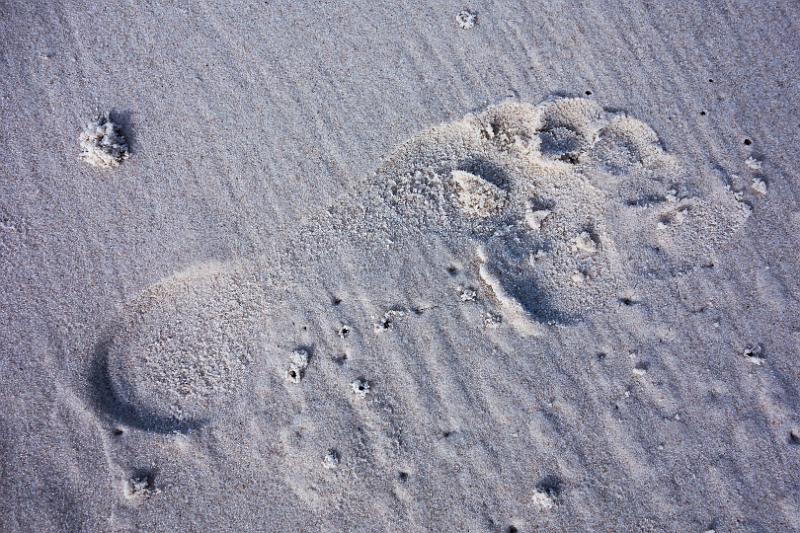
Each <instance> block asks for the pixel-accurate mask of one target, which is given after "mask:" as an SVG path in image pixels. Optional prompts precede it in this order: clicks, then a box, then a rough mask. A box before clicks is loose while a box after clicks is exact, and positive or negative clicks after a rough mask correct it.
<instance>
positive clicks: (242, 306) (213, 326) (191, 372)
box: [101, 265, 265, 430]
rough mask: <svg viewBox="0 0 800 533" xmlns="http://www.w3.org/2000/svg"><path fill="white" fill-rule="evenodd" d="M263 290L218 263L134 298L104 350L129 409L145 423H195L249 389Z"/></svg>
mask: <svg viewBox="0 0 800 533" xmlns="http://www.w3.org/2000/svg"><path fill="white" fill-rule="evenodd" d="M259 294H261V291H259V290H258V288H257V287H255V286H251V284H250V283H249V282H246V281H244V280H243V279H241V278H237V277H236V276H235V275H234V274H231V273H228V272H225V271H224V270H221V269H218V268H216V267H215V266H210V265H204V266H202V267H195V268H192V269H190V270H187V271H183V272H181V273H179V274H176V275H174V276H172V277H170V278H167V279H164V280H162V281H160V282H158V283H156V284H154V285H151V286H150V287H148V288H147V289H145V290H144V291H142V292H141V293H140V294H138V295H137V296H136V297H135V298H134V299H133V300H132V301H131V302H129V303H128V305H127V306H126V308H125V309H124V312H123V314H122V318H121V319H120V320H119V322H118V323H117V325H116V327H115V329H114V331H113V334H112V336H111V339H110V341H109V342H108V343H107V345H106V346H105V347H104V350H103V353H102V354H101V355H102V357H104V359H105V360H104V363H105V369H106V374H107V379H108V382H109V383H110V385H111V389H112V391H113V394H114V396H115V399H116V400H117V403H118V404H119V407H120V409H118V411H119V412H120V413H124V414H126V415H127V417H128V418H129V419H130V420H128V421H129V422H132V423H133V424H134V425H138V426H140V427H143V428H144V429H154V430H170V429H176V428H181V427H194V426H197V425H201V424H203V423H205V422H207V421H210V420H212V419H214V418H215V417H216V416H218V415H219V414H220V413H222V412H224V410H225V408H226V407H228V406H229V405H231V404H232V403H233V402H235V400H236V399H237V398H239V397H240V396H241V395H242V394H243V392H244V391H245V390H247V388H248V387H247V381H248V377H249V369H250V366H251V364H252V362H253V360H254V358H255V356H256V354H257V351H258V349H259V346H261V344H262V343H260V342H259V334H258V330H257V327H256V323H257V318H258V317H259V316H260V315H261V311H260V310H262V309H264V308H265V305H264V302H262V301H260V299H259Z"/></svg>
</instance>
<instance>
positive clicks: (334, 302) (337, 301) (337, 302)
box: [331, 298, 342, 305]
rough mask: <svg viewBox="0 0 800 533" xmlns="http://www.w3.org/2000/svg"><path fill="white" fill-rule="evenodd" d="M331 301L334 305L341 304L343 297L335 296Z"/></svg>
mask: <svg viewBox="0 0 800 533" xmlns="http://www.w3.org/2000/svg"><path fill="white" fill-rule="evenodd" d="M331 303H332V304H333V305H339V304H340V303H342V299H341V298H334V299H333V300H331Z"/></svg>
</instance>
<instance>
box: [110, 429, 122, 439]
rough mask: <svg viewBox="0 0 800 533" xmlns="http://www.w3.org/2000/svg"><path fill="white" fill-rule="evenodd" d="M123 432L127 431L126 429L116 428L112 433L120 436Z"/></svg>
mask: <svg viewBox="0 0 800 533" xmlns="http://www.w3.org/2000/svg"><path fill="white" fill-rule="evenodd" d="M123 433H125V430H124V429H122V428H114V429H112V430H111V434H112V435H114V436H115V437H119V436H120V435H122V434H123Z"/></svg>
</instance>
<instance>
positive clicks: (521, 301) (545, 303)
mask: <svg viewBox="0 0 800 533" xmlns="http://www.w3.org/2000/svg"><path fill="white" fill-rule="evenodd" d="M533 249H536V246H531V243H529V242H527V241H526V240H519V239H517V238H513V237H510V238H509V237H507V238H503V239H500V240H498V241H494V242H493V243H491V244H490V245H489V246H487V248H486V252H485V255H486V260H485V264H484V268H485V271H486V273H487V274H488V275H489V276H490V277H491V278H492V282H491V283H490V285H491V286H492V288H493V290H494V291H495V295H496V296H497V297H498V299H500V300H501V303H506V304H510V305H512V306H519V307H521V308H522V310H523V311H524V312H525V313H526V314H527V315H528V316H529V317H530V318H531V319H533V320H535V321H537V322H540V323H543V324H547V323H564V324H566V323H573V322H575V320H576V318H577V317H575V316H574V315H572V314H571V313H569V312H566V311H565V310H564V309H563V308H562V307H561V306H559V302H558V298H557V295H556V294H553V293H552V291H549V290H546V288H545V286H546V280H545V279H544V278H543V277H542V271H541V270H540V269H538V268H537V267H536V266H535V265H533V264H532V263H531V251H532V250H533ZM504 299H510V300H512V301H511V302H502V300H504Z"/></svg>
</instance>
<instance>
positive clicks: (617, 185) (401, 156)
mask: <svg viewBox="0 0 800 533" xmlns="http://www.w3.org/2000/svg"><path fill="white" fill-rule="evenodd" d="M375 180H376V181H375V183H374V186H375V187H376V188H377V189H379V190H380V196H381V198H382V201H383V202H384V203H385V204H388V205H389V206H390V207H391V208H392V209H393V210H395V211H396V212H397V213H399V214H400V215H401V216H402V218H403V219H404V220H405V221H406V222H407V223H408V224H411V225H413V226H415V227H417V228H418V230H419V231H420V232H433V233H439V234H441V235H443V236H445V237H446V236H448V235H449V236H453V235H456V234H457V235H461V236H466V237H467V238H468V239H469V240H470V242H472V244H473V250H474V253H475V257H476V258H477V263H478V264H479V274H480V277H481V278H482V279H483V281H484V282H485V283H486V284H487V285H488V286H489V287H490V288H491V289H492V291H493V292H494V294H495V296H496V297H497V299H498V300H499V301H500V303H501V304H502V307H503V308H504V310H505V311H506V312H507V314H509V315H510V316H511V317H512V318H517V319H520V320H515V322H517V323H522V322H525V321H528V322H529V323H530V322H533V323H536V322H540V323H555V322H560V323H565V322H570V321H573V320H576V319H578V318H579V317H580V316H581V315H583V314H584V313H586V312H590V311H593V310H596V309H599V308H602V307H603V306H604V305H606V304H609V303H612V302H615V301H616V300H617V297H618V295H619V294H620V293H621V292H622V291H623V290H624V288H625V287H626V286H627V280H629V279H632V278H638V277H641V276H642V275H646V276H649V277H657V278H663V277H670V276H674V275H680V274H683V273H685V272H688V271H690V270H692V269H695V268H698V267H701V266H704V265H706V264H708V263H710V262H711V258H712V257H713V253H714V250H716V249H718V248H719V246H721V245H722V244H724V243H725V241H727V240H728V239H730V237H731V236H732V235H733V234H734V233H735V232H736V230H737V229H738V228H739V227H740V226H741V225H742V223H743V222H744V220H745V219H746V217H747V214H748V213H747V210H746V209H745V208H744V207H743V206H742V204H740V203H739V202H737V201H736V199H735V197H734V196H733V194H732V193H731V192H730V191H728V190H727V189H725V188H724V187H723V186H722V184H719V183H717V182H715V181H714V179H711V178H708V177H705V176H702V175H696V174H692V173H690V172H687V171H686V170H685V169H683V168H682V166H681V165H680V164H679V162H678V161H676V159H675V158H674V157H672V156H670V155H669V154H667V153H666V152H665V150H664V149H663V148H662V147H661V144H660V142H659V139H658V136H657V135H656V134H655V132H654V131H653V130H652V129H651V128H650V127H649V126H647V125H646V124H644V123H643V122H641V121H639V120H636V119H634V118H631V117H629V116H627V115H624V114H620V113H614V112H610V111H607V110H604V109H603V108H602V107H600V106H599V105H597V104H596V103H595V102H593V101H592V100H588V99H584V98H556V99H551V100H547V101H545V102H542V103H541V104H539V105H535V106H534V105H530V104H526V103H519V102H509V103H503V104H500V105H497V106H493V107H490V108H489V109H487V110H486V111H485V112H483V113H480V114H475V115H467V116H466V117H464V118H463V119H461V120H458V121H456V122H453V123H448V124H444V125H441V126H437V127H434V128H431V129H430V130H428V131H425V132H422V133H420V134H419V135H416V136H415V137H413V138H411V139H409V140H408V141H407V142H406V143H404V144H403V145H401V146H400V147H399V148H398V149H397V150H396V151H395V152H394V153H393V154H391V155H390V156H389V157H388V159H387V160H386V162H385V163H384V164H383V165H382V166H381V168H380V169H379V170H378V171H377V173H376V176H375ZM530 319H533V321H531V320H530ZM534 330H536V328H535V327H534V328H531V331H534Z"/></svg>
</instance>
